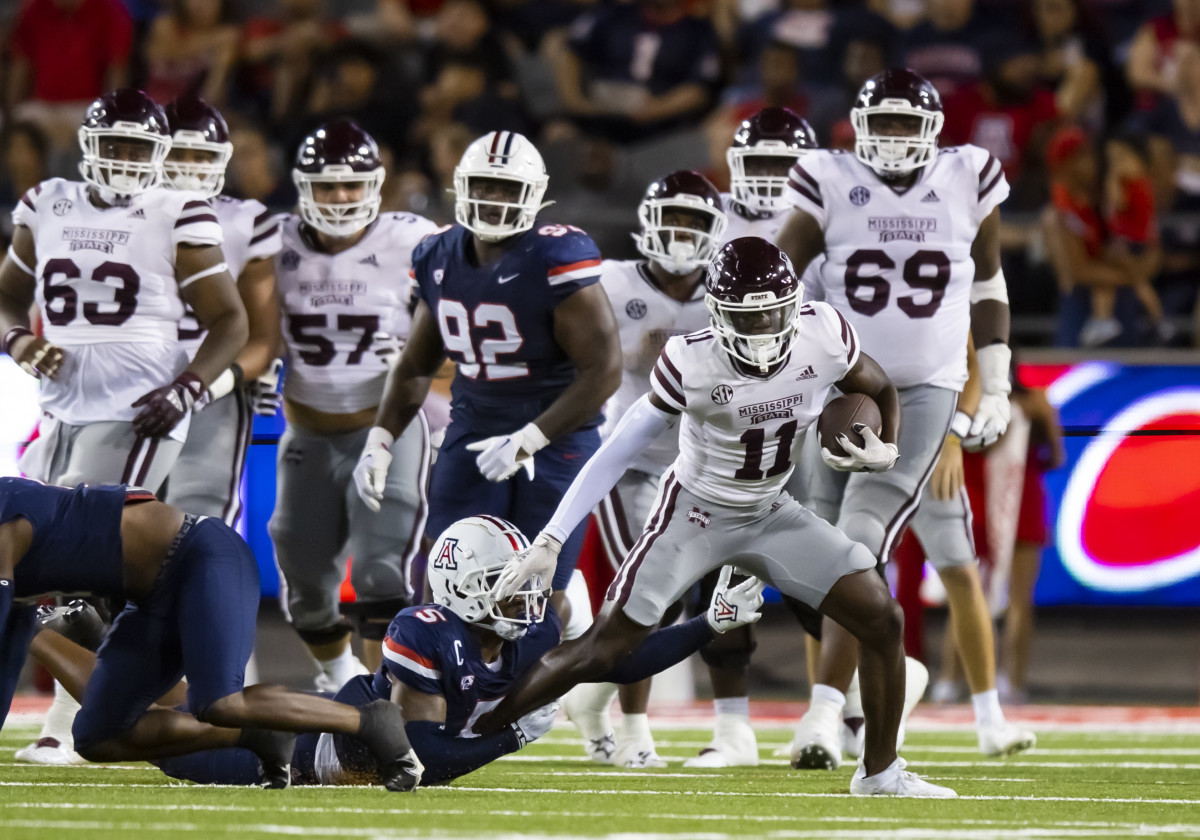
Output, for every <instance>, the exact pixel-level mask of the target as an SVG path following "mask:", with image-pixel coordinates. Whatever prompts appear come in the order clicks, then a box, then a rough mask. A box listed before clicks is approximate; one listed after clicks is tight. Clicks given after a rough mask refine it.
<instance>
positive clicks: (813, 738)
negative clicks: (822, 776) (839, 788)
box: [789, 716, 842, 770]
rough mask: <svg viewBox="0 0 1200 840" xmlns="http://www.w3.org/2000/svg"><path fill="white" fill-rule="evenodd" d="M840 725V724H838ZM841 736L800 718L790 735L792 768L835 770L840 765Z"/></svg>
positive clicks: (805, 718) (804, 718)
mask: <svg viewBox="0 0 1200 840" xmlns="http://www.w3.org/2000/svg"><path fill="white" fill-rule="evenodd" d="M839 726H840V724H839ZM840 741H841V738H839V737H838V733H837V732H828V731H826V729H825V727H823V726H820V725H814V724H813V723H812V722H811V721H808V720H807V716H805V717H802V718H800V723H798V724H797V725H796V734H795V735H794V736H793V737H792V749H791V753H790V756H789V757H790V759H791V763H792V769H794V770H836V769H838V768H839V767H841V766H842V747H841V744H840V743H839V742H840Z"/></svg>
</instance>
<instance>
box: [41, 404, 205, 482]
mask: <svg viewBox="0 0 1200 840" xmlns="http://www.w3.org/2000/svg"><path fill="white" fill-rule="evenodd" d="M40 428H41V431H42V433H43V434H46V433H47V432H49V434H48V435H47V438H49V439H42V438H39V439H38V440H37V441H35V442H34V443H33V444H31V449H32V447H35V446H36V447H44V448H43V449H42V450H41V453H40V457H39V458H38V459H37V461H38V463H40V464H41V465H42V466H41V467H39V468H33V467H31V466H30V464H31V460H30V459H29V458H22V459H21V468H22V469H23V470H25V472H26V474H27V475H28V476H29V477H30V478H36V479H38V480H39V481H44V482H46V483H47V484H59V485H62V486H63V487H74V486H75V485H77V484H82V483H84V482H87V483H89V484H132V485H135V486H137V487H144V488H146V489H147V490H149V491H151V492H152V493H157V492H158V489H159V488H160V487H161V486H162V483H163V481H165V480H166V478H167V474H168V473H169V472H170V471H171V468H172V467H173V466H174V465H175V461H176V459H177V458H178V457H179V451H180V450H181V449H182V448H183V444H182V443H180V442H179V441H177V440H172V439H171V438H167V437H161V438H143V437H139V436H138V434H137V433H136V432H134V430H133V424H132V423H130V422H128V421H117V420H111V421H105V422H102V423H88V424H86V425H83V426H72V425H70V424H68V423H62V422H56V423H54V424H52V425H47V424H46V423H43V424H42V425H41V427H40ZM28 454H32V453H28ZM38 473H41V474H40V475H39V474H38Z"/></svg>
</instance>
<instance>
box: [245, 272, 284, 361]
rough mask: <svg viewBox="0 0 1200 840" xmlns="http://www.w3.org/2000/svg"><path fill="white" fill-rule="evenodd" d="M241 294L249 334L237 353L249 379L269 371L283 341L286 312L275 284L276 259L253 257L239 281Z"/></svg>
mask: <svg viewBox="0 0 1200 840" xmlns="http://www.w3.org/2000/svg"><path fill="white" fill-rule="evenodd" d="M237 287H238V294H239V295H240V296H241V298H242V304H243V305H244V306H245V307H246V316H247V317H248V318H249V321H250V325H249V327H250V337H249V339H247V341H246V346H245V347H243V348H242V352H241V353H239V354H238V357H237V365H238V367H240V368H241V370H242V374H243V376H244V377H245V379H246V381H249V380H251V379H258V377H260V376H262V375H263V374H264V373H266V372H267V369H268V368H270V367H271V363H272V362H274V361H275V357H276V356H278V355H279V350H280V347H281V346H282V344H283V327H282V324H283V316H282V315H281V314H280V306H279V292H278V290H277V289H276V287H275V260H274V259H272V258H270V257H266V258H260V259H256V260H251V261H250V262H248V263H246V267H245V268H243V269H242V274H241V276H240V277H238V281H237Z"/></svg>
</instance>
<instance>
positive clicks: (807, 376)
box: [796, 365, 817, 382]
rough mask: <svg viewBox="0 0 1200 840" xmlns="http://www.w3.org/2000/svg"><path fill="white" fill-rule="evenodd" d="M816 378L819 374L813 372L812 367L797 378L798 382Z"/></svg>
mask: <svg viewBox="0 0 1200 840" xmlns="http://www.w3.org/2000/svg"><path fill="white" fill-rule="evenodd" d="M816 378H817V372H816V371H815V370H813V366H812V365H809V366H808V367H806V368H805V369H804V370H802V371H800V375H799V376H797V377H796V381H797V382H799V381H800V380H801V379H816Z"/></svg>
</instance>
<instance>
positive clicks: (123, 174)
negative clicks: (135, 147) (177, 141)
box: [79, 88, 171, 204]
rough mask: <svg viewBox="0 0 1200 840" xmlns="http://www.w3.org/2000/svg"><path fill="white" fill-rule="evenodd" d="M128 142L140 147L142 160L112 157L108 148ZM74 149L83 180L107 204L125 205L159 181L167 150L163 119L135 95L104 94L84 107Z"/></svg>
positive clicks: (135, 92) (141, 96)
mask: <svg viewBox="0 0 1200 840" xmlns="http://www.w3.org/2000/svg"><path fill="white" fill-rule="evenodd" d="M130 141H133V142H136V143H140V144H146V145H145V148H144V157H145V159H144V160H127V159H125V158H123V157H117V156H115V155H114V154H113V151H114V148H113V147H114V145H116V146H119V144H121V143H122V142H125V143H129V142H130ZM79 147H80V149H81V150H82V151H83V160H82V161H80V163H79V172H80V174H81V175H83V179H84V180H85V181H87V182H88V183H89V184H91V185H92V186H93V187H95V188H96V189H97V190H98V191H99V193H100V197H101V198H103V199H104V200H105V201H106V202H108V203H109V204H115V203H121V202H127V201H128V200H129V198H130V197H131V196H134V195H138V194H139V193H143V192H145V191H146V190H148V189H151V188H153V187H156V186H158V184H159V182H160V181H161V180H162V175H163V161H164V160H166V157H167V152H168V151H170V148H171V134H170V130H169V128H168V126H167V115H166V114H165V113H164V112H163V109H162V108H161V107H160V106H159V105H158V103H156V102H155V101H154V100H153V99H151V98H150V97H149V96H147V95H146V94H144V93H142V92H141V91H140V90H133V89H130V88H124V89H121V90H116V91H113V92H111V93H106V94H104V95H103V96H101V97H100V98H99V99H97V100H96V101H95V102H93V103H92V104H91V105H89V106H88V109H87V113H86V114H85V115H84V118H83V124H82V125H81V126H80V127H79Z"/></svg>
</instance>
